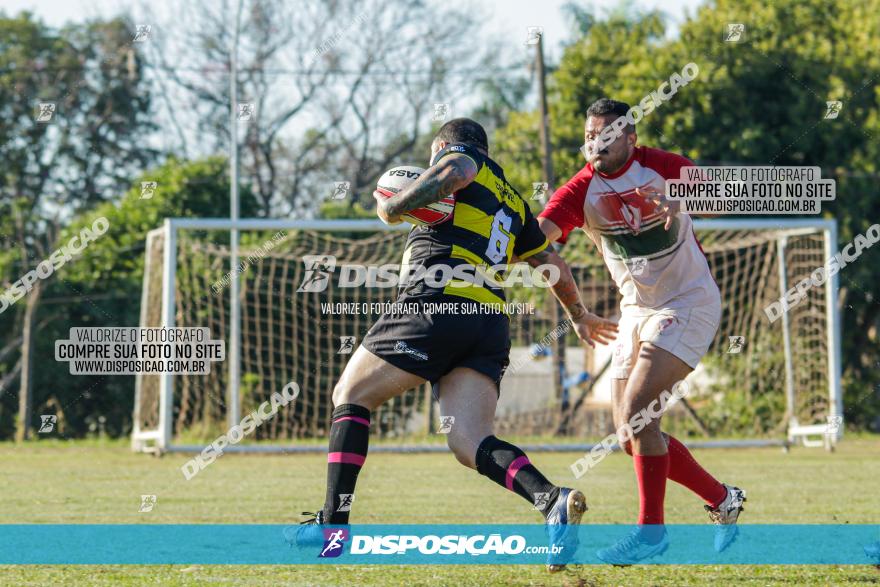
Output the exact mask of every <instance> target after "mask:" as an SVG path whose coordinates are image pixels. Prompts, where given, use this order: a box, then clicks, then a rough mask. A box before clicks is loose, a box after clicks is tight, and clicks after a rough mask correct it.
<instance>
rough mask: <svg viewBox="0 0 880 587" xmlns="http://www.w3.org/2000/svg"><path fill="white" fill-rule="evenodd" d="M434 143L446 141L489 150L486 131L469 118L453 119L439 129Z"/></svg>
mask: <svg viewBox="0 0 880 587" xmlns="http://www.w3.org/2000/svg"><path fill="white" fill-rule="evenodd" d="M434 141H446V142H447V143H467V144H470V145H475V146H477V147H480V148H481V149H484V150H486V151H488V150H489V139H488V137H487V136H486V129H484V128H483V127H482V126H480V123H479V122H477V121H475V120H471V119H470V118H453V119H452V120H450V121H449V122H447V123H446V124H444V125H443V126H441V127H440V130H438V131H437V134H436V135H435V136H434Z"/></svg>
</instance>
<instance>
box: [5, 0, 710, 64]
mask: <svg viewBox="0 0 880 587" xmlns="http://www.w3.org/2000/svg"><path fill="white" fill-rule="evenodd" d="M185 1H186V0H149V5H150V9H151V10H157V11H159V12H167V11H171V10H173V8H174V6H175V5H176V4H178V3H179V2H185ZM218 1H219V0H218ZM429 1H431V0H429ZM433 1H438V0H433ZM568 1H569V0H537V1H536V0H464V1H459V2H456V5H457V6H463V7H467V6H469V5H470V6H474V7H479V8H481V9H482V10H483V11H485V12H487V13H488V14H489V15H490V16H489V19H488V22H487V23H486V26H487V28H488V30H489V31H491V32H493V33H498V34H501V35H503V36H504V37H505V38H507V37H508V36H509V38H510V42H511V43H516V44H522V43H524V41H523V39H524V38H525V35H526V29H527V28H528V27H530V26H540V27H543V28H544V39H545V43H546V49H547V53H548V55H547V57H548V59H549V60H552V59H554V58H555V57H558V56H559V54H560V53H561V49H560V46H561V43H562V42H563V41H564V40H565V39H567V38H568V37H569V36H570V33H571V28H570V23H568V22H566V19H565V16H564V15H563V12H562V6H563V5H564V4H566V3H567V2H568ZM704 1H705V0H632V1H631V2H630V3H631V4H633V5H634V6H636V7H637V8H638V9H643V10H652V9H660V10H662V11H663V12H665V13H666V14H667V15H668V17H669V21H668V22H669V25H670V34H673V35H674V34H675V31H676V30H677V28H678V24H679V23H681V22H682V21H683V20H684V18H685V15H686V14H693V13H694V12H695V11H696V7H697V6H699V5H700V4H702V3H703V2H704ZM579 3H580V4H582V5H584V6H590V7H592V8H593V9H594V11H595V12H597V13H599V14H603V13H604V12H605V11H607V10H610V9H613V8H615V7H617V6H619V5H620V4H621V2H620V0H594V1H588V0H582V1H581V2H579ZM132 4H133V3H130V2H126V1H125V0H123V1H119V0H116V1H113V0H3V2H2V3H0V6H2V8H3V9H4V10H5V11H6V12H7V14H8V13H13V14H15V13H17V12H19V11H22V10H29V11H31V12H33V13H35V14H37V15H39V16H40V17H41V18H42V19H43V20H44V21H45V22H46V23H48V24H49V25H51V26H61V25H63V24H65V23H67V22H70V21H81V20H85V19H87V18H89V17H107V16H110V15H113V14H115V13H116V12H118V11H119V10H120V8H125V7H127V6H130V5H132ZM135 14H137V11H135ZM143 24H149V23H143Z"/></svg>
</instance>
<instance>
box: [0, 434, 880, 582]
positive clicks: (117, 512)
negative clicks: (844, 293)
mask: <svg viewBox="0 0 880 587" xmlns="http://www.w3.org/2000/svg"><path fill="white" fill-rule="evenodd" d="M576 456H577V455H574V454H570V453H536V454H534V455H532V460H533V461H534V462H535V463H536V464H537V465H538V466H539V467H541V468H542V469H543V471H544V472H545V473H546V474H547V475H548V476H549V477H550V478H551V479H552V480H556V481H557V482H560V483H562V482H566V480H570V479H571V472H570V470H569V469H568V466H569V464H570V463H571V462H572V461H573V460H574V458H575V457H576ZM696 456H697V458H698V459H699V460H700V461H701V462H703V463H704V464H705V466H706V467H707V468H708V469H709V470H711V471H713V472H715V473H716V474H717V475H718V476H719V477H720V478H721V479H722V480H724V481H728V482H731V483H736V484H738V485H739V486H740V487H742V488H744V489H746V490H747V491H748V495H749V501H748V503H747V510H746V512H745V513H744V514H743V517H742V518H741V520H742V521H743V522H744V523H761V524H769V523H809V524H842V523H847V522H849V523H877V514H878V494H877V480H878V479H880V458H878V457H880V440H878V439H876V438H867V437H862V438H858V439H854V440H847V441H846V442H844V443H843V444H842V445H840V447H839V449H838V451H837V452H836V453H834V454H829V453H826V452H825V451H822V450H819V449H794V450H792V451H791V452H790V453H789V454H784V453H783V452H782V451H781V450H780V449H778V448H777V449H736V450H703V451H696ZM188 458H189V457H187V456H184V455H170V456H165V457H163V458H154V457H149V456H144V455H135V454H132V453H131V452H130V451H129V450H128V448H127V446H126V445H124V444H122V443H107V444H101V443H96V442H60V441H55V442H53V441H42V442H39V443H32V444H25V445H19V446H16V445H13V444H9V443H4V444H0V463H2V465H0V523H4V524H8V523H18V524H21V523H34V524H40V523H69V524H81V523H116V524H125V523H166V524H167V523H240V524H250V523H265V524H283V523H287V522H296V521H298V520H299V519H300V516H299V512H300V511H303V510H312V511H313V510H314V509H315V508H318V507H320V505H321V503H322V502H323V494H324V457H323V456H321V455H298V456H284V455H278V456H269V455H267V456H243V455H225V456H224V457H223V458H222V459H220V460H219V461H217V462H215V463H214V464H213V465H211V466H210V467H208V468H207V469H206V470H204V471H202V472H201V473H200V474H199V475H198V476H196V477H195V478H194V479H193V480H191V481H185V480H184V479H183V476H182V475H181V473H180V470H179V468H180V465H181V464H182V463H183V462H184V461H185V460H187V459H188ZM574 485H575V486H576V487H578V488H580V489H582V490H583V491H584V492H585V493H586V495H587V500H588V503H589V505H590V511H589V512H588V514H587V517H586V518H585V521H586V523H590V522H594V523H630V522H632V521H634V515H635V512H636V509H637V496H636V488H635V478H634V474H633V472H632V466H631V463H630V461H629V458H628V457H626V456H625V455H621V454H614V455H612V456H610V457H609V458H607V459H605V461H603V462H602V463H601V464H600V465H599V466H598V467H597V468H596V469H594V471H593V472H591V473H590V474H588V475H587V476H585V477H584V478H582V479H581V480H580V481H577V482H575V483H574ZM142 494H156V495H157V496H158V503H157V505H156V507H155V509H154V510H153V511H152V512H150V513H138V507H139V505H140V496H141V495H142ZM666 511H667V521H668V522H669V523H703V522H704V521H706V517H705V512H704V511H703V509H702V507H701V504H700V502H699V501H698V500H697V499H696V498H695V497H694V496H693V495H691V494H690V493H688V492H687V491H686V490H685V489H683V488H682V487H679V486H677V485H675V484H670V487H669V488H668V490H667V510H666ZM481 521H485V522H487V523H537V522H539V521H540V516H539V515H538V514H537V513H536V512H534V511H532V510H530V509H529V507H528V505H527V504H526V503H525V502H523V501H522V500H521V498H519V497H517V496H515V495H513V494H511V493H508V492H506V491H504V490H503V489H500V488H498V487H497V486H495V485H493V484H492V483H491V482H490V481H488V480H487V479H485V478H483V477H481V476H479V475H477V474H476V473H474V472H473V471H470V470H467V469H465V468H463V467H462V466H461V465H459V464H458V463H457V462H456V461H455V459H454V458H453V457H452V456H451V455H449V454H430V455H396V454H373V455H371V456H370V457H369V459H368V460H367V464H366V466H365V468H364V470H363V472H362V473H361V476H360V481H359V486H358V500H357V503H356V505H355V508H354V513H353V517H352V522H354V523H398V522H399V523H421V522H424V523H428V522H444V523H468V524H471V523H478V522H481ZM0 584H2V585H345V586H351V585H381V586H391V585H395V586H396V585H431V586H440V585H455V586H467V585H548V586H554V585H560V586H561V585H572V586H574V585H582V586H587V585H712V584H715V585H728V584H737V585H864V584H880V570H878V569H877V568H875V567H873V566H870V565H864V566H801V567H794V566H664V567H660V566H647V567H631V568H627V569H618V568H613V567H598V566H582V567H575V568H572V569H570V570H569V571H567V572H565V573H560V574H559V575H552V576H551V575H548V574H547V573H546V571H545V570H544V569H543V567H540V566H522V565H517V566H509V567H508V566H449V567H441V566H430V567H415V566H388V565H383V566H373V567H367V566H348V567H344V566H340V567H330V566H320V567H319V566H172V565H164V566H55V567H52V566H23V567H10V566H4V567H0Z"/></svg>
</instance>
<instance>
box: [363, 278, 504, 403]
mask: <svg viewBox="0 0 880 587" xmlns="http://www.w3.org/2000/svg"><path fill="white" fill-rule="evenodd" d="M395 304H396V306H395V309H397V308H405V309H406V310H407V311H399V312H398V311H393V312H390V313H387V314H383V315H382V317H381V318H379V320H378V321H377V322H376V323H375V324H373V327H372V328H370V330H369V332H367V335H366V336H365V337H364V340H363V346H364V347H365V348H366V349H367V350H368V351H370V352H371V353H373V354H374V355H376V356H378V357H379V358H381V359H383V360H385V361H387V362H389V363H391V364H392V365H394V366H395V367H397V368H399V369H403V370H404V371H407V372H409V373H412V374H414V375H418V376H419V377H423V378H424V379H427V380H428V381H430V382H431V383H432V384H436V383H437V381H438V380H439V379H440V378H441V377H443V376H444V375H446V374H447V373H449V372H450V371H452V370H453V369H455V368H456V367H468V368H470V369H473V370H474V371H478V372H479V373H482V374H483V375H486V376H487V377H489V378H490V379H492V381H494V382H495V385H496V386H498V385H500V383H501V377H502V376H503V375H504V370H505V369H506V368H507V364H508V363H509V362H510V320H509V318H508V317H507V316H506V315H505V314H503V313H498V312H493V311H491V310H490V309H488V308H487V306H483V305H482V304H479V303H477V302H473V301H470V300H468V299H465V298H461V297H458V296H450V295H444V294H436V295H430V296H418V297H410V296H406V295H404V296H401V297H400V298H398V299H397V301H396V302H395ZM440 304H449V305H451V306H446V307H445V308H444V310H445V311H440V312H436V311H435V312H431V313H429V312H425V311H413V310H416V309H418V310H424V309H429V310H432V309H433V310H436V309H438V306H439V305H440ZM435 392H436V389H435Z"/></svg>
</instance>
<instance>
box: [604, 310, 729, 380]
mask: <svg viewBox="0 0 880 587" xmlns="http://www.w3.org/2000/svg"><path fill="white" fill-rule="evenodd" d="M720 322H721V304H720V303H718V304H712V305H711V306H697V307H694V308H680V309H670V308H666V309H661V310H656V311H646V310H643V309H640V310H639V311H638V313H634V312H627V311H626V310H625V309H624V311H623V315H622V316H621V317H620V322H619V323H618V324H617V340H616V341H615V342H614V347H613V351H612V352H613V355H612V357H611V377H612V379H628V378H629V373H630V371H632V368H633V365H635V362H636V358H637V356H638V351H639V343H642V342H650V343H651V344H653V345H655V346H658V347H660V348H661V349H663V350H665V351H669V352H670V353H672V354H673V355H675V356H676V357H678V358H679V359H681V360H682V361H684V362H685V363H687V364H688V366H689V367H690V368H691V369H693V368H695V367H696V366H697V364H698V363H699V362H700V359H702V358H703V355H705V354H706V351H708V350H709V346H710V345H711V344H712V341H713V340H714V339H715V333H716V332H717V331H718V325H719V324H720Z"/></svg>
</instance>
